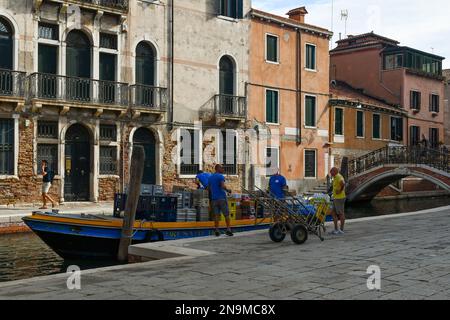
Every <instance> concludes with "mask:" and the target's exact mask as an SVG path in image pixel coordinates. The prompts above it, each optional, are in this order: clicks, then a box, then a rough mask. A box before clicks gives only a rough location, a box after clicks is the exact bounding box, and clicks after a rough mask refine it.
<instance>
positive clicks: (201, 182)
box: [195, 170, 211, 190]
mask: <svg viewBox="0 0 450 320" xmlns="http://www.w3.org/2000/svg"><path fill="white" fill-rule="evenodd" d="M209 177H211V173H208V172H203V171H202V170H199V171H198V172H197V176H196V177H195V183H196V184H197V189H200V190H205V189H206V188H208V181H209Z"/></svg>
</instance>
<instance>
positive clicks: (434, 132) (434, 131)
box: [430, 128, 439, 149]
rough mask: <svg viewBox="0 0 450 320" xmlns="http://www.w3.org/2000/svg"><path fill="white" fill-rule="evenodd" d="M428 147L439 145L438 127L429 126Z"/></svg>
mask: <svg viewBox="0 0 450 320" xmlns="http://www.w3.org/2000/svg"><path fill="white" fill-rule="evenodd" d="M430 147H431V148H434V149H435V148H437V147H439V129H438V128H430Z"/></svg>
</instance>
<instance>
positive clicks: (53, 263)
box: [0, 233, 117, 282]
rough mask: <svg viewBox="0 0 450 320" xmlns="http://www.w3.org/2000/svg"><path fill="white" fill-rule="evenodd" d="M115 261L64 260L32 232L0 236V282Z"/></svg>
mask: <svg viewBox="0 0 450 320" xmlns="http://www.w3.org/2000/svg"><path fill="white" fill-rule="evenodd" d="M114 264H117V262H116V261H85V260H83V261H73V260H72V261H64V260H63V259H62V258H61V257H60V256H58V255H57V254H56V253H55V252H53V250H52V249H50V248H49V247H48V246H47V245H46V244H45V243H44V242H43V241H42V240H41V239H39V237H38V236H36V235H35V234H34V233H20V234H11V235H0V282H3V281H11V280H19V279H26V278H32V277H38V276H43V275H48V274H55V273H62V272H66V270H67V267H68V266H70V265H77V266H79V267H80V268H81V270H83V269H84V270H85V269H91V268H99V267H106V266H111V265H114Z"/></svg>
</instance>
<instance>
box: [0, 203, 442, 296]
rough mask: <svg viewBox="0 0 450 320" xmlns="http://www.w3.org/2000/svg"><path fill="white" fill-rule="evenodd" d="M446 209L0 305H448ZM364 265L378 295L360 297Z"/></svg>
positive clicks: (49, 284)
mask: <svg viewBox="0 0 450 320" xmlns="http://www.w3.org/2000/svg"><path fill="white" fill-rule="evenodd" d="M449 235H450V210H446V211H440V212H435V213H426V214H423V215H415V216H410V217H397V218H386V219H379V220H372V221H358V222H356V221H354V222H352V223H349V224H348V227H347V231H346V234H345V235H344V236H334V237H332V236H327V239H326V240H325V241H324V242H320V240H319V239H318V238H316V237H314V236H310V238H309V240H308V241H307V242H306V243H305V244H304V245H301V246H298V245H294V244H293V242H291V241H290V239H288V238H287V239H286V240H285V241H284V242H283V243H279V244H277V243H273V242H271V241H270V240H269V237H268V235H267V233H266V232H264V233H259V234H255V235H251V236H246V237H234V238H219V239H215V240H212V241H200V242H193V243H188V244H186V246H189V247H190V248H193V249H200V250H206V251H213V252H216V254H214V255H209V256H204V257H199V258H195V259H190V260H183V261H175V262H174V261H170V262H169V261H168V262H167V263H163V264H161V263H158V264H157V265H152V264H148V263H146V264H141V265H134V266H131V267H130V266H126V267H124V268H123V269H121V270H115V271H100V272H95V273H90V274H85V275H82V277H81V286H82V288H81V290H68V289H67V287H66V278H64V277H59V278H58V277H47V278H45V279H42V280H37V281H32V282H30V283H29V284H26V283H25V284H23V283H22V284H13V285H9V284H3V285H0V299H49V298H50V299H133V300H134V299H238V300H252V299H352V300H353V299H450V267H449V266H450V237H449ZM370 265H378V266H380V268H381V290H373V291H371V290H368V289H367V285H366V282H367V278H368V277H369V275H368V274H367V273H366V270H367V268H368V267H369V266H370Z"/></svg>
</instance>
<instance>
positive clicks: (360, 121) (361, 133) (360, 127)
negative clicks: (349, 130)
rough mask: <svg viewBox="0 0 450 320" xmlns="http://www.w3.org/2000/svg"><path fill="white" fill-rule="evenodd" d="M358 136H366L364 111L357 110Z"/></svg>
mask: <svg viewBox="0 0 450 320" xmlns="http://www.w3.org/2000/svg"><path fill="white" fill-rule="evenodd" d="M356 136H357V137H358V138H364V112H363V111H356Z"/></svg>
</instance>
